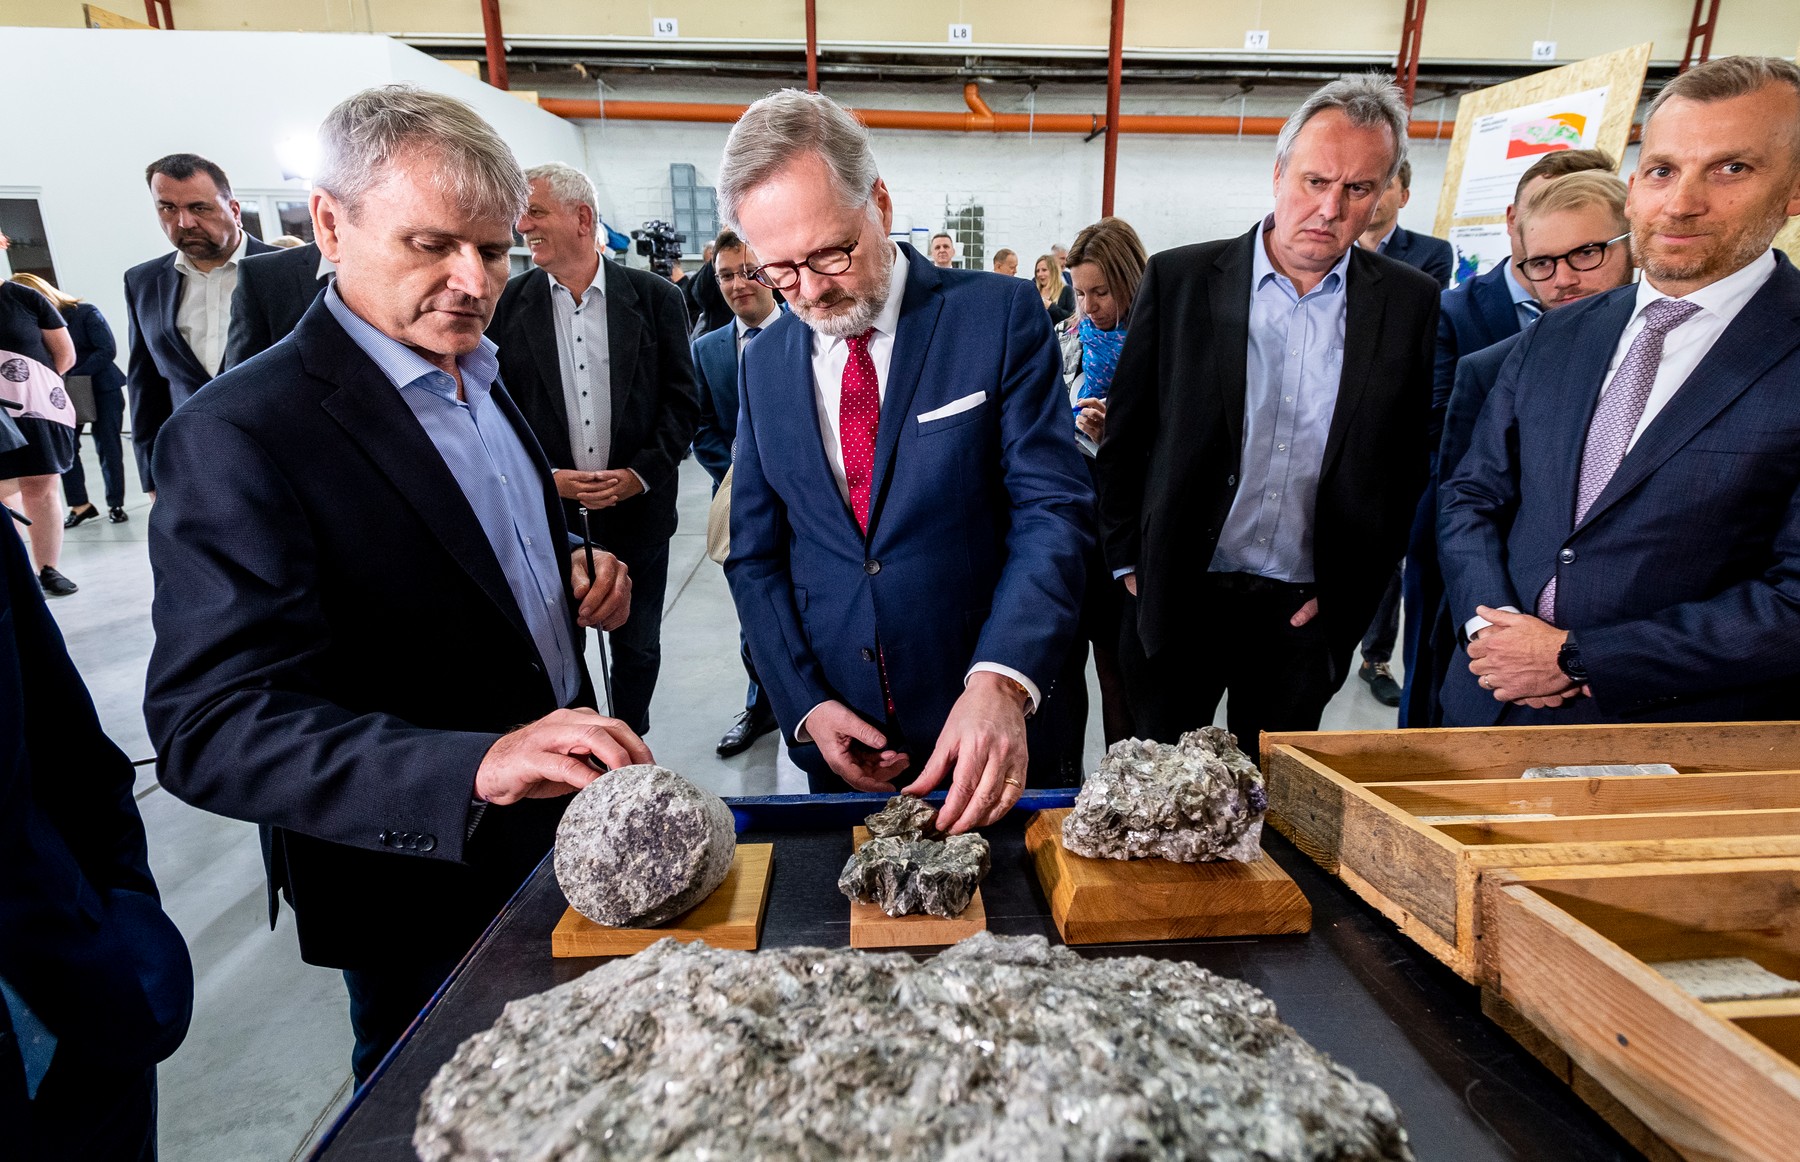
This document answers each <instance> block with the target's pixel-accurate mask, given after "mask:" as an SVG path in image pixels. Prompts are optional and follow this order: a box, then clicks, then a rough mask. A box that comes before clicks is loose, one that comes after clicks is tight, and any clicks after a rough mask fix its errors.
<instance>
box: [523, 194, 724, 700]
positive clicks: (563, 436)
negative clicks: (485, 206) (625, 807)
mask: <svg viewBox="0 0 1800 1162" xmlns="http://www.w3.org/2000/svg"><path fill="white" fill-rule="evenodd" d="M526 176H527V178H528V180H529V181H530V183H531V201H530V204H529V208H528V209H527V210H526V212H525V214H524V215H523V216H522V217H521V218H520V219H519V223H518V227H517V229H518V232H519V233H520V234H521V235H523V236H524V238H525V242H526V245H528V246H530V247H531V255H532V261H533V262H535V263H536V264H537V267H538V268H537V269H533V270H529V271H527V272H525V273H524V274H521V275H519V276H518V277H517V278H514V279H513V280H512V281H511V282H510V283H508V284H507V287H506V293H505V294H503V295H501V296H500V307H499V309H498V310H497V311H496V312H495V313H494V321H493V324H492V325H491V326H490V327H489V328H488V335H489V337H490V338H492V339H493V340H494V342H495V343H497V344H498V345H499V347H500V370H501V374H502V375H504V376H505V378H506V382H507V385H508V386H509V387H510V388H511V390H512V392H513V394H514V397H515V398H516V399H517V400H518V401H519V410H520V411H522V412H523V413H524V414H525V419H526V421H527V422H528V423H530V424H531V430H532V431H533V432H534V433H536V435H537V439H538V443H539V444H541V445H542V446H543V448H544V452H545V454H546V455H548V456H549V457H550V463H551V464H552V465H554V466H555V468H556V488H557V492H558V493H559V494H560V495H561V496H562V497H563V499H564V500H565V501H566V502H567V506H568V514H569V520H570V524H571V527H573V528H575V529H577V530H578V531H579V529H580V527H581V523H580V522H581V510H582V509H583V508H586V509H588V510H590V513H589V520H590V522H591V529H592V534H593V537H594V540H595V541H596V542H597V543H599V544H603V545H605V546H606V547H607V548H608V549H610V550H612V551H613V552H614V553H617V554H618V556H619V559H620V560H622V561H624V562H625V564H626V565H627V566H628V567H629V568H630V570H631V584H632V598H631V617H630V619H629V620H628V621H627V622H626V624H625V627H624V628H623V629H621V630H619V631H618V632H617V633H614V634H613V635H612V698H613V705H612V706H611V707H610V711H611V713H613V714H615V715H617V716H618V717H619V718H620V719H622V720H624V721H625V722H626V723H627V724H629V725H630V727H631V728H632V729H633V730H635V731H637V732H638V733H639V734H643V733H645V732H646V731H648V730H649V729H650V698H651V695H652V693H654V691H655V689H656V676H657V673H658V671H659V670H660V669H661V668H662V641H661V638H662V606H663V592H664V590H665V588H666V586H667V583H668V577H669V538H671V537H673V536H674V535H675V525H676V515H675V496H676V492H677V489H678V484H677V480H676V469H677V468H678V467H679V466H680V464H681V458H682V456H684V455H685V454H686V452H687V448H688V445H689V443H690V442H691V441H692V440H693V438H694V426H695V424H696V423H698V421H699V416H700V401H699V389H698V388H697V387H696V386H695V383H694V361H693V356H692V354H691V353H690V351H689V349H688V338H687V334H688V326H687V308H686V306H685V305H684V304H683V302H682V297H681V291H680V289H679V288H677V287H676V286H675V284H673V283H671V282H669V281H668V280H667V279H663V278H659V277H657V276H656V275H654V274H651V273H650V272H649V271H643V270H633V269H631V268H629V267H626V266H621V265H620V264H618V263H616V262H607V261H605V260H603V259H602V258H601V257H600V252H599V248H598V247H597V245H596V243H595V237H594V231H595V229H596V226H597V224H598V223H599V221H600V215H599V213H598V211H597V210H596V209H595V203H596V202H597V200H598V195H597V194H595V193H594V183H593V182H592V180H591V179H589V178H588V176H587V175H586V174H584V173H582V172H581V171H580V170H578V169H576V168H574V167H573V166H567V165H561V164H551V165H542V166H537V167H535V168H534V169H532V170H531V171H530V172H529V173H528V174H527V175H526Z"/></svg>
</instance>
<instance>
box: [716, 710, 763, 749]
mask: <svg viewBox="0 0 1800 1162" xmlns="http://www.w3.org/2000/svg"><path fill="white" fill-rule="evenodd" d="M774 729H775V717H774V715H771V714H758V713H757V712H756V711H754V710H746V711H744V712H743V713H742V714H740V715H738V720H737V722H735V723H734V724H732V727H731V729H730V730H728V731H726V732H725V737H724V738H721V739H720V740H719V756H720V757H721V758H730V757H731V756H732V755H734V754H742V753H743V752H744V751H747V750H749V749H750V744H751V743H753V742H755V741H756V740H757V739H759V738H761V737H762V736H763V735H765V734H767V733H769V732H770V731H771V730H774Z"/></svg>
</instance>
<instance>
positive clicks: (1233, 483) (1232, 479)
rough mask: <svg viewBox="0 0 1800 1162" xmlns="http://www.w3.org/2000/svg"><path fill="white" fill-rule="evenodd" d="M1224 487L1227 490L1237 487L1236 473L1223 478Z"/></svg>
mask: <svg viewBox="0 0 1800 1162" xmlns="http://www.w3.org/2000/svg"><path fill="white" fill-rule="evenodd" d="M1225 487H1227V488H1236V487H1237V473H1235V472H1234V473H1232V474H1231V475H1230V476H1227V477H1226V478H1225Z"/></svg>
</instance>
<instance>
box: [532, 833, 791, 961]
mask: <svg viewBox="0 0 1800 1162" xmlns="http://www.w3.org/2000/svg"><path fill="white" fill-rule="evenodd" d="M774 857H775V845H774V844H772V843H740V844H739V845H738V849H737V854H736V855H735V856H733V857H732V861H731V870H730V871H728V872H726V873H725V882H724V883H721V884H720V885H719V886H718V887H717V888H715V889H714V890H713V894H712V895H710V896H708V897H706V899H704V900H702V901H700V903H699V904H698V905H696V906H695V907H694V909H693V910H692V911H690V912H687V913H686V914H684V915H682V916H679V917H677V918H676V919H674V920H671V921H670V922H669V923H667V924H664V925H662V926H660V927H657V928H608V927H606V926H605V925H603V924H596V923H594V922H593V921H592V920H590V919H588V918H587V917H586V916H583V915H582V914H581V913H580V912H577V911H576V910H575V909H573V908H568V909H566V910H565V911H564V912H563V916H562V919H561V920H559V921H557V923H556V927H555V929H554V930H552V931H551V933H550V955H551V956H629V955H631V954H632V953H634V952H642V951H643V950H644V949H646V948H648V947H650V946H651V945H652V944H655V943H656V942H657V941H658V940H662V939H664V938H669V939H674V940H679V941H682V942H683V943H686V942H688V941H693V940H704V941H705V942H706V943H708V944H710V945H712V946H713V947H714V948H731V949H736V950H738V951H741V952H754V951H755V950H756V946H757V943H758V940H759V938H760V937H761V935H762V921H763V913H764V912H765V911H766V910H767V909H768V906H769V874H770V871H771V870H772V869H773V867H774Z"/></svg>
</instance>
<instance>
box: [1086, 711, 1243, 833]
mask: <svg viewBox="0 0 1800 1162" xmlns="http://www.w3.org/2000/svg"><path fill="white" fill-rule="evenodd" d="M1268 807H1269V793H1268V790H1267V789H1266V788H1265V787H1264V785H1263V777H1262V773H1261V772H1260V771H1258V770H1257V769H1256V764H1255V763H1253V762H1251V761H1250V759H1249V758H1248V757H1247V756H1246V755H1245V754H1244V752H1243V751H1241V750H1239V749H1238V748H1237V743H1236V742H1234V741H1232V737H1231V732H1230V731H1227V730H1222V729H1220V728H1219V727H1216V726H1203V727H1201V728H1200V729H1199V730H1190V731H1188V732H1187V733H1186V734H1184V735H1182V736H1181V741H1180V742H1178V743H1176V744H1175V745H1174V746H1169V745H1167V744H1165V743H1160V742H1147V741H1145V740H1143V739H1138V738H1128V739H1125V740H1123V741H1121V742H1116V743H1114V744H1113V745H1112V747H1111V748H1110V749H1109V750H1108V751H1107V752H1106V757H1105V758H1103V759H1101V760H1100V769H1099V771H1097V772H1096V773H1094V774H1093V775H1091V776H1089V778H1088V780H1087V782H1085V783H1083V784H1082V786H1081V793H1080V794H1079V795H1077V796H1076V797H1075V809H1074V810H1073V811H1070V812H1069V814H1068V815H1067V816H1066V817H1064V819H1063V846H1064V847H1066V848H1068V849H1069V850H1070V851H1072V852H1074V853H1075V854H1076V855H1085V856H1088V857H1089V858H1092V859H1146V858H1151V857H1154V858H1158V859H1170V860H1175V861H1177V862H1179V863H1197V862H1199V861H1201V860H1211V859H1234V860H1239V861H1241V862H1246V863H1247V862H1249V861H1251V860H1255V859H1260V858H1261V856H1262V823H1263V813H1264V812H1266V811H1267V810H1268Z"/></svg>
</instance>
